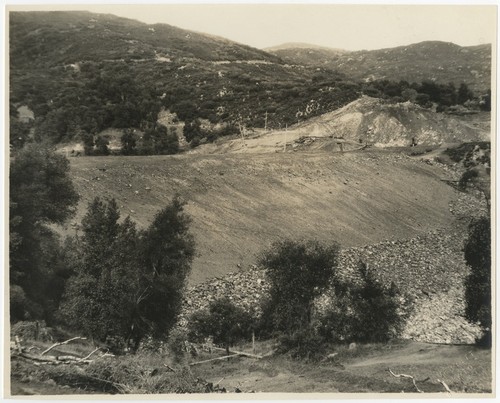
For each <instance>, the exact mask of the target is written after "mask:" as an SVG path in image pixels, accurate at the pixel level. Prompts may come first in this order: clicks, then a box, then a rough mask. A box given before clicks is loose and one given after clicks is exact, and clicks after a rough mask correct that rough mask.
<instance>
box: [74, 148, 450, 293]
mask: <svg viewBox="0 0 500 403" xmlns="http://www.w3.org/2000/svg"><path fill="white" fill-rule="evenodd" d="M71 175H72V177H73V180H74V183H75V185H76V186H77V189H78V191H79V193H80V194H81V196H82V199H81V202H80V205H79V210H78V215H77V217H76V218H75V219H74V223H73V225H68V227H67V228H66V231H67V233H74V231H75V230H76V226H75V225H77V223H79V222H80V221H81V218H82V216H83V214H84V213H85V210H86V208H87V206H88V203H89V201H90V200H91V199H92V198H93V197H95V196H97V195H98V196H100V197H102V198H111V197H114V198H115V199H116V200H117V202H118V205H119V206H120V208H121V212H122V215H123V216H126V215H127V214H130V216H131V218H132V219H133V220H134V221H136V222H137V223H138V224H139V225H140V226H143V227H144V226H147V225H149V223H150V222H151V220H152V218H153V216H154V214H155V213H156V212H157V211H158V210H159V209H160V208H162V207H163V206H165V205H166V204H167V203H168V202H169V201H170V200H171V198H172V197H173V196H174V195H175V194H176V193H178V194H179V195H180V196H181V197H182V198H183V199H184V200H186V201H187V206H186V211H187V213H189V214H190V215H191V216H192V218H193V223H192V232H193V234H194V236H195V239H196V243H197V253H198V254H197V257H196V258H195V261H194V264H193V272H192V276H191V283H197V282H200V281H203V280H204V279H207V278H210V277H213V276H218V275H222V274H224V273H227V272H229V271H232V270H234V269H235V268H236V266H237V265H238V264H240V265H243V266H246V265H250V264H253V263H255V260H256V256H257V255H258V254H259V253H260V252H261V251H262V250H263V249H265V248H267V247H268V246H269V245H270V244H271V242H273V241H276V240H278V239H282V238H316V239H318V240H321V241H327V242H330V241H338V242H339V243H340V244H341V245H343V246H346V247H349V246H356V245H365V244H371V243H376V242H379V241H381V240H385V239H400V238H411V237H413V236H414V235H416V234H419V233H423V232H426V231H428V230H430V229H433V228H443V227H446V226H448V225H449V223H450V222H451V221H452V216H451V214H450V212H449V207H448V203H449V202H450V201H452V200H453V199H454V198H456V194H455V192H454V190H453V189H452V188H451V187H450V186H448V185H447V184H445V183H444V182H442V181H441V180H440V179H442V178H446V177H447V175H448V174H447V173H446V171H444V170H442V169H441V168H439V167H436V166H429V165H427V164H425V163H423V162H422V161H420V160H414V159H411V158H408V157H406V156H405V155H403V154H398V153H391V152H389V151H380V150H363V151H357V152H351V153H344V154H340V153H328V152H322V151H317V152H311V153H302V152H297V153H294V152H289V153H263V154H252V155H238V154H226V155H179V156H149V157H74V158H71Z"/></svg>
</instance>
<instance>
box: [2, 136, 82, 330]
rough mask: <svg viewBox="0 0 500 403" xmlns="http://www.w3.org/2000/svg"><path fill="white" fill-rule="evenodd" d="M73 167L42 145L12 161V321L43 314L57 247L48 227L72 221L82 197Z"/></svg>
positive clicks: (17, 156) (33, 147)
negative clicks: (70, 173) (70, 172)
mask: <svg viewBox="0 0 500 403" xmlns="http://www.w3.org/2000/svg"><path fill="white" fill-rule="evenodd" d="M69 169H70V167H69V161H68V160H67V159H66V158H65V157H64V156H62V155H59V154H56V153H55V152H54V151H53V150H52V149H50V148H47V147H44V146H42V145H40V144H36V145H35V144H28V145H26V146H25V147H24V148H23V149H22V150H20V151H19V152H18V153H17V154H16V155H15V156H14V157H13V158H12V161H11V164H10V188H9V190H10V195H9V196H10V200H9V203H10V211H9V231H10V232H9V233H10V240H9V258H10V262H9V263H10V272H9V274H10V277H9V278H10V286H11V290H12V294H11V297H13V298H12V299H11V302H12V303H11V320H12V321H16V320H20V319H28V318H34V317H36V318H41V317H43V316H44V315H45V312H44V310H45V305H46V295H45V286H46V285H47V282H48V280H49V278H50V276H51V270H52V267H50V266H51V265H50V262H51V259H52V258H53V257H54V256H55V253H57V251H56V249H57V247H56V245H57V244H58V241H57V239H56V235H55V234H54V232H53V231H52V230H51V229H50V228H49V227H48V225H49V224H62V223H64V222H65V221H66V220H67V219H68V218H69V217H71V216H72V215H73V213H74V211H75V207H76V203H77V202H78V198H79V196H78V194H77V192H76V190H75V188H74V187H73V184H72V182H71V179H70V177H69ZM48 245H51V246H48Z"/></svg>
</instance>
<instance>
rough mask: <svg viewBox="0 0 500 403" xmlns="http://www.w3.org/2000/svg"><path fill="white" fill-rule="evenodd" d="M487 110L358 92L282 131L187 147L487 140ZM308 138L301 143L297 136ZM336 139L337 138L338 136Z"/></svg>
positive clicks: (213, 149)
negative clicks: (450, 108)
mask: <svg viewBox="0 0 500 403" xmlns="http://www.w3.org/2000/svg"><path fill="white" fill-rule="evenodd" d="M490 118H491V115H490V113H488V112H479V113H475V114H470V115H466V116H458V115H452V114H446V113H436V112H433V111H431V110H429V109H425V108H422V107H420V106H419V105H416V104H414V103H412V102H404V103H389V102H386V101H384V100H381V99H378V98H371V97H368V96H363V97H361V98H359V99H357V100H356V101H353V102H351V103H349V104H348V105H346V106H344V107H343V108H340V109H337V110H334V111H332V112H329V113H325V114H323V115H320V116H315V117H312V118H310V119H308V120H306V121H304V122H300V123H298V124H295V125H293V126H290V127H289V128H288V130H286V131H285V130H273V131H268V132H264V131H263V130H256V131H252V132H250V133H247V134H245V136H246V137H245V139H244V141H243V140H242V139H241V137H239V136H238V137H236V138H234V139H227V138H220V139H218V140H217V141H216V142H215V143H212V144H204V145H202V146H200V147H197V148H196V149H194V150H192V151H190V153H194V154H224V153H262V152H281V151H283V149H284V144H285V143H286V144H287V147H291V148H295V147H297V148H300V149H303V148H304V146H306V147H305V148H307V149H308V150H323V151H339V142H342V143H343V149H344V150H352V149H358V148H362V147H363V146H364V145H370V146H375V147H381V148H383V147H405V146H410V145H411V144H412V139H414V140H415V141H416V142H417V143H418V144H420V145H438V144H443V143H461V142H468V141H478V140H482V141H489V140H490ZM304 138H308V140H307V141H306V142H304V141H301V140H304ZM339 138H341V139H343V140H339Z"/></svg>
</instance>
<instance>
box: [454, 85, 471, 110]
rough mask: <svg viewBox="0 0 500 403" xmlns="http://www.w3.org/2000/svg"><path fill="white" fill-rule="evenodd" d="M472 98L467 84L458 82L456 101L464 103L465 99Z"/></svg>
mask: <svg viewBox="0 0 500 403" xmlns="http://www.w3.org/2000/svg"><path fill="white" fill-rule="evenodd" d="M473 98H474V94H473V92H472V91H471V90H470V89H469V87H468V86H467V84H465V83H462V84H460V87H459V88H458V94H457V102H458V103H459V104H461V105H463V104H464V103H466V102H467V101H469V100H471V99H473Z"/></svg>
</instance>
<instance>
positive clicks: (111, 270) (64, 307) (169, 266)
mask: <svg viewBox="0 0 500 403" xmlns="http://www.w3.org/2000/svg"><path fill="white" fill-rule="evenodd" d="M189 223H190V219H189V217H188V216H187V215H186V214H185V213H184V212H183V203H182V202H181V201H180V200H179V199H178V198H174V200H173V201H172V202H171V203H170V204H169V205H168V206H167V207H165V208H164V209H163V210H161V211H160V212H158V213H157V215H156V216H155V218H154V220H153V222H152V224H151V225H150V227H149V228H147V229H146V230H144V231H139V230H138V229H137V228H136V225H135V224H134V223H133V222H132V220H130V218H129V217H127V218H125V219H124V220H123V221H122V222H120V213H119V210H118V206H117V204H116V202H115V201H114V200H110V201H108V202H107V203H106V202H103V201H102V200H100V199H99V198H96V199H94V200H93V201H92V202H91V203H90V205H89V207H88V211H87V214H86V215H85V217H84V218H83V220H82V230H83V235H82V236H81V237H76V238H74V239H73V240H72V245H73V247H74V251H73V253H74V256H76V259H74V260H72V261H71V262H68V264H71V270H72V273H73V274H72V276H71V277H70V278H69V280H68V282H67V285H66V290H65V293H64V296H63V299H62V303H61V308H60V318H61V320H64V323H66V324H68V325H69V326H70V327H71V328H73V329H75V330H80V331H81V332H82V333H83V334H85V335H88V336H91V337H93V338H95V339H98V340H101V341H106V340H108V341H110V340H112V341H113V343H114V344H118V345H119V346H120V347H121V346H127V347H131V348H132V349H134V350H135V349H137V348H138V346H139V343H140V341H141V340H142V339H143V338H144V337H146V336H153V337H155V338H164V337H165V336H166V334H168V331H169V330H170V329H171V327H172V326H173V325H174V323H175V321H176V318H177V314H178V313H179V310H180V306H181V300H182V292H183V290H184V287H185V284H186V279H187V276H188V274H189V271H190V267H191V261H192V259H193V256H194V241H193V238H192V236H191V235H190V233H189V231H188V229H189Z"/></svg>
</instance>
